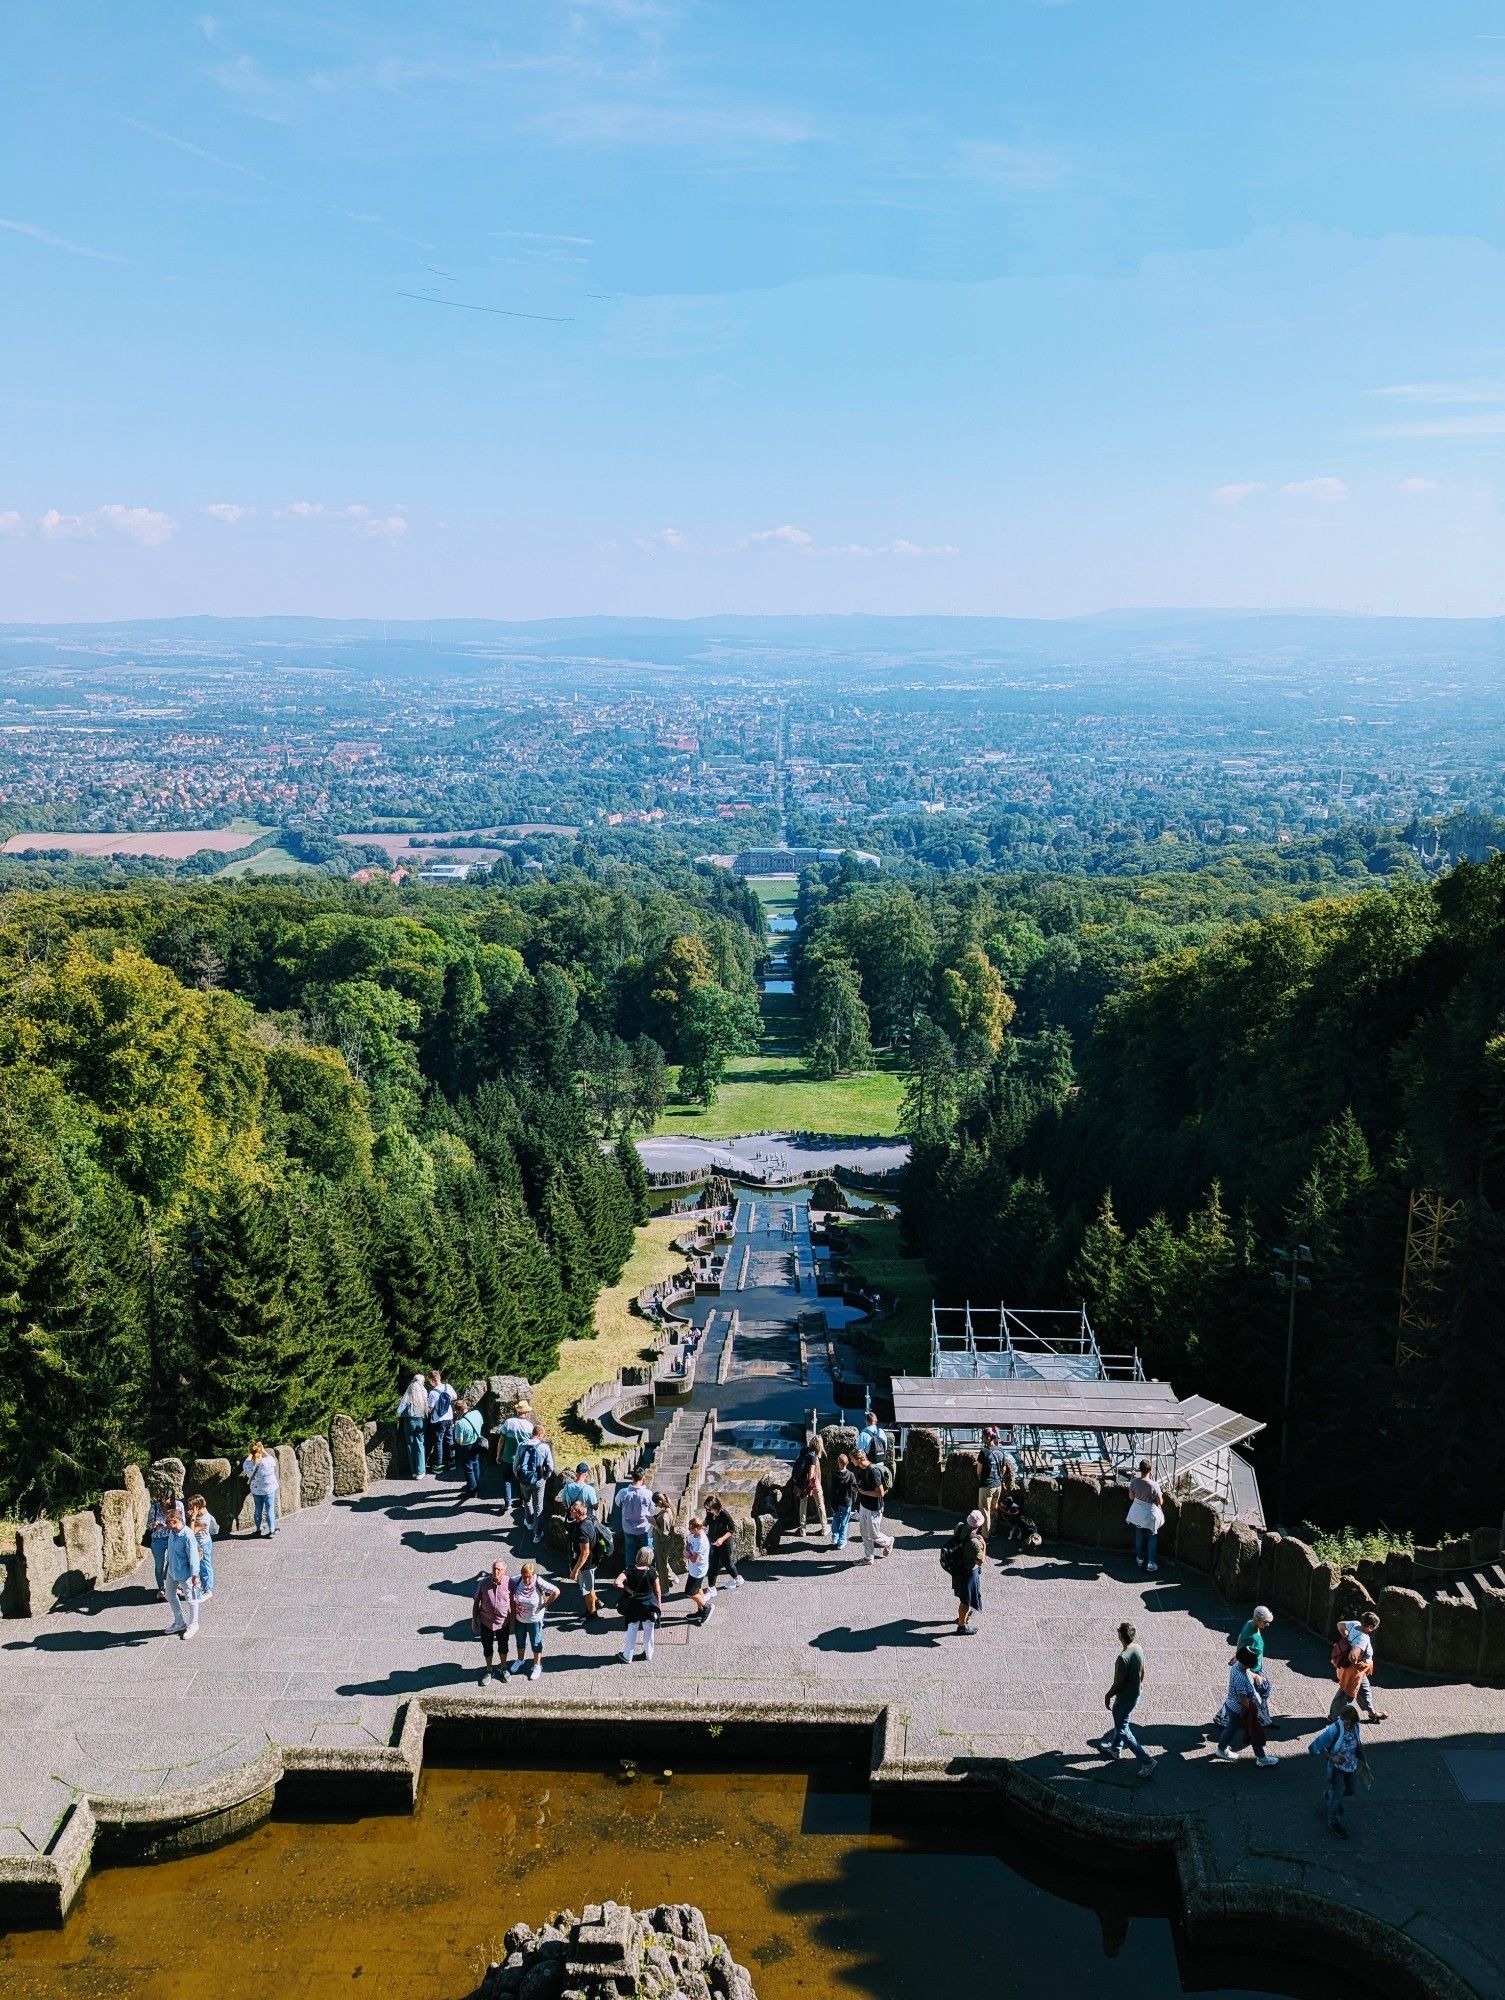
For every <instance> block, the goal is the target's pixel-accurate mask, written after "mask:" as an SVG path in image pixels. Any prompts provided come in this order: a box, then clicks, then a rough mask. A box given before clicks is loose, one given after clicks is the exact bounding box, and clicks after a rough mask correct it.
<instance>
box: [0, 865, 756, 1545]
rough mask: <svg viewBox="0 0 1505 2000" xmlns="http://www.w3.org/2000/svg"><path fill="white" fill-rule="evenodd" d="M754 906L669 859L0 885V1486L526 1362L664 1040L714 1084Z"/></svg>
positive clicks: (574, 1300)
mask: <svg viewBox="0 0 1505 2000" xmlns="http://www.w3.org/2000/svg"><path fill="white" fill-rule="evenodd" d="M755 926H757V927H758V928H759V929H760V928H761V927H760V925H759V920H758V916H757V911H756V905H755V903H754V902H753V901H752V899H751V898H750V897H749V896H748V895H747V892H746V891H745V890H743V888H742V887H741V885H740V884H735V883H732V882H731V881H730V880H729V878H727V877H725V876H719V877H717V876H713V875H711V874H709V873H705V872H702V873H700V874H697V875H694V876H691V875H690V874H689V873H688V871H687V872H686V874H685V876H684V878H683V880H682V882H681V884H680V886H679V887H678V888H675V889H667V888H664V887H662V886H660V885H657V884H655V883H653V882H651V881H649V880H647V879H646V878H639V877H632V878H628V877H626V876H625V875H620V874H619V879H617V880H616V881H614V882H613V883H612V884H610V885H607V884H604V883H600V882H593V881H590V880H587V879H585V878H583V877H581V878H578V879H574V880H570V881H555V882H550V883H542V884H538V885H536V886H530V887H520V888H516V889H512V890H504V889H499V888H487V889H483V890H478V891H474V892H472V891H469V890H459V891H454V892H451V893H450V894H448V895H447V896H445V897H444V898H443V899H436V898H433V897H422V896H418V897H413V898H409V899H406V900H405V899H404V898H403V897H402V896H401V895H400V894H399V892H397V891H394V890H392V889H390V888H387V889H381V888H378V889H372V890H369V891H368V890H362V889H359V888H355V887H352V886H350V885H347V884H338V883H335V882H333V881H331V882H328V883H319V882H316V883H315V884H314V885H313V887H312V888H309V887H307V886H305V885H304V883H301V882H300V883H299V885H297V886H287V885H285V884H272V883H267V884H257V885H251V884H245V885H235V886H230V885H214V886H209V885H204V886H198V887H184V886H168V885H161V884H152V885H136V886H132V887H128V888H123V889H120V890H116V891H111V892H104V893H86V892H70V891H63V890H43V891H41V892H38V893H15V894H11V895H8V896H6V897H4V898H3V899H0V1509H12V1508H19V1509H34V1508H36V1507H37V1506H40V1505H48V1506H51V1507H54V1508H56V1507H57V1506H58V1505H59V1504H61V1503H63V1502H65V1501H67V1500H69V1499H71V1498H73V1497H75V1496H78V1495H81V1494H85V1493H88V1492H89V1491H91V1490H93V1489H94V1488H96V1487H97V1485H98V1483H99V1481H100V1480H101V1478H103V1477H105V1476H110V1475H114V1474H116V1473H118V1468H119V1463H120V1459H121V1456H122V1454H124V1453H134V1452H140V1451H143V1450H144V1451H152V1450H160V1449H165V1448H168V1447H172V1448H174V1449H183V1448H184V1447H190V1448H193V1449H198V1450H205V1449H210V1448H218V1449H225V1450H236V1449H239V1448H241V1447H243V1445H244V1444H245V1443H246V1441H247V1440H248V1438H249V1436H250V1435H251V1434H252V1433H254V1432H260V1433H264V1434H266V1435H268V1436H276V1437H289V1436H298V1435H302V1434H304V1433H305V1432H307V1431H309V1430H312V1429H317V1428H319V1427H321V1426H322V1425H324V1424H325V1423H327V1421H328V1419H329V1417H330V1416H331V1415H332V1414H333V1413H334V1412H335V1411H336V1410H346V1411H349V1412H351V1413H353V1414H355V1415H357V1416H367V1415H372V1414H376V1413H378V1412H381V1413H385V1411H386V1410H387V1409H388V1407H389V1405H390V1399H391V1397H392V1395H393V1392H394V1388H395V1385H396V1383H397V1381H398V1380H399V1378H400V1377H401V1376H402V1375H403V1374H404V1373H406V1372H407V1371H409V1370H410V1369H411V1368H412V1367H414V1366H416V1365H418V1364H419V1363H425V1364H428V1363H433V1364H437V1365H440V1366H443V1367H444V1368H446V1369H447V1370H448V1371H449V1372H450V1373H451V1375H453V1376H454V1377H456V1378H466V1377H470V1376H473V1375H476V1374H481V1373H486V1372H489V1371H495V1370H517V1371H519V1372H521V1373H524V1374H527V1375H529V1376H539V1375H542V1374H543V1373H545V1372H546V1371H547V1370H548V1369H549V1367H550V1366H551V1364H552V1362H553V1359H554V1356H555V1353H556V1351H557V1348H558V1345H559V1342H560V1340H561V1339H563V1338H564V1337H565V1336H567V1335H569V1334H575V1333H582V1332H588V1331H589V1330H590V1327H591V1324H592V1321H591V1309H592V1304H593V1301H594V1298H595V1294H596V1292H597V1290H598V1288H599V1287H600V1286H601V1285H602V1284H603V1283H606V1282H609V1281H610V1280H612V1279H614V1278H615V1277H616V1276H617V1274H618V1273H619V1271H620V1269H621V1267H622V1264H623V1262H624V1261H625V1258H626V1255H627V1251H628V1248H629V1245H630V1240H631V1232H632V1226H633V1223H634V1221H635V1220H639V1219H641V1213H640V1211H641V1206H642V1202H643V1183H642V1177H641V1173H640V1171H639V1170H638V1167H637V1160H636V1154H635V1152H634V1151H633V1149H632V1147H631V1144H630V1140H629V1139H628V1137H627V1135H628V1134H629V1133H630V1131H631V1129H632V1128H633V1127H634V1126H639V1125H646V1124H649V1123H651V1122H652V1120H653V1119H654V1117H656V1116H657V1115H658V1112H659V1111H660V1110H661V1109H662V1106H663V1097H664V1089H665V1069H666V1060H667V1061H674V1062H679V1063H684V1064H686V1065H689V1066H690V1069H691V1071H692V1073H693V1072H694V1071H695V1070H696V1067H697V1066H698V1068H699V1072H700V1076H701V1079H702V1081H703V1082H705V1083H706V1085H707V1087H709V1088H711V1089H714V1076H715V1073H716V1070H717V1067H718V1063H722V1062H724V1059H725V1055H726V1053H727V1052H728V1049H729V1048H732V1047H735V1046H738V1045H739V1044H738V1041H737V1037H738V1036H739V1035H740V1033H741V1032H742V1024H743V1023H744V1022H745V1017H746V1015H747V1013H748V1011H749V1008H750V1005H751V998H750V996H751V994H752V992H753V971H754V965H755V956H756V953H757V952H758V951H759V950H760V949H761V943H760V939H759V937H758V936H757V935H756V932H755V928H754V927H755ZM603 1138H604V1139H607V1140H615V1141H616V1144H615V1147H614V1148H609V1149H603V1146H602V1143H601V1142H602V1140H603Z"/></svg>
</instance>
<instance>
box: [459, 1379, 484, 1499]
mask: <svg viewBox="0 0 1505 2000" xmlns="http://www.w3.org/2000/svg"><path fill="white" fill-rule="evenodd" d="M485 1449H486V1423H485V1419H484V1418H483V1417H482V1415H481V1412H480V1411H479V1410H473V1409H472V1408H471V1407H470V1405H469V1403H467V1402H466V1400H465V1398H464V1397H463V1396H458V1397H456V1399H455V1422H454V1451H455V1457H456V1458H457V1459H458V1460H459V1463H460V1470H461V1472H462V1473H463V1474H464V1475H465V1485H464V1488H463V1490H462V1492H461V1496H460V1497H461V1499H462V1500H474V1499H475V1498H476V1497H477V1495H478V1494H479V1493H480V1491H481V1459H482V1455H483V1454H484V1452H485Z"/></svg>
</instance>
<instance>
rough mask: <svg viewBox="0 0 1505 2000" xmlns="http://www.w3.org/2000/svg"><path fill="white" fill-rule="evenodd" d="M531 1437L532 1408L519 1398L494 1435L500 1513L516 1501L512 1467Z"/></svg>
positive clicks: (504, 1511)
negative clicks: (499, 1482) (500, 1488)
mask: <svg viewBox="0 0 1505 2000" xmlns="http://www.w3.org/2000/svg"><path fill="white" fill-rule="evenodd" d="M532 1435H533V1406H532V1404H531V1403H527V1402H524V1401H523V1400H522V1398H521V1397H519V1399H518V1400H517V1402H515V1403H514V1404H513V1405H512V1414H511V1415H510V1416H509V1417H506V1418H504V1419H503V1422H502V1427H501V1429H500V1430H499V1431H498V1432H497V1435H496V1462H497V1464H498V1465H499V1466H500V1467H501V1472H502V1512H503V1513H504V1514H505V1513H506V1511H507V1509H508V1507H509V1506H511V1505H513V1504H515V1503H516V1502H517V1500H518V1491H517V1481H516V1477H515V1474H514V1467H515V1465H516V1462H517V1454H518V1449H519V1447H520V1446H521V1445H522V1444H523V1443H525V1442H526V1440H527V1439H528V1438H530V1437H532Z"/></svg>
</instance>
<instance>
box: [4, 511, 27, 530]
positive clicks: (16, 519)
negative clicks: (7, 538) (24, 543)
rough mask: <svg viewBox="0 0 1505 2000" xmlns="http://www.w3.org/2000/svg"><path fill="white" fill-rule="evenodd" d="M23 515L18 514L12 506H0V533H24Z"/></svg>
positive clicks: (24, 522) (24, 521)
mask: <svg viewBox="0 0 1505 2000" xmlns="http://www.w3.org/2000/svg"><path fill="white" fill-rule="evenodd" d="M25 533H26V520H25V516H24V515H21V514H18V513H17V512H16V510H15V508H14V507H6V508H0V535H24V534H25Z"/></svg>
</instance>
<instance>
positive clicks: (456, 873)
mask: <svg viewBox="0 0 1505 2000" xmlns="http://www.w3.org/2000/svg"><path fill="white" fill-rule="evenodd" d="M470 872H471V864H470V862H468V861H434V862H430V864H429V866H428V867H427V868H420V869H419V871H418V880H419V881H420V882H463V881H464V880H465V879H466V877H467V876H468V875H469V874H470Z"/></svg>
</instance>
